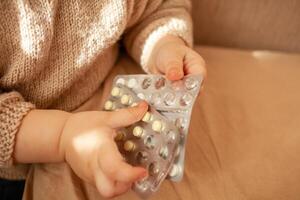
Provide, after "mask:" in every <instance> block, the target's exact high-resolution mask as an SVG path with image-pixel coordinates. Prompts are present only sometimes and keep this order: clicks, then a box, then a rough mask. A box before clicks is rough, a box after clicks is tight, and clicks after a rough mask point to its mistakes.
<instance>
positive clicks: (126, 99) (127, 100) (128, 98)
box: [121, 94, 132, 105]
mask: <svg viewBox="0 0 300 200" xmlns="http://www.w3.org/2000/svg"><path fill="white" fill-rule="evenodd" d="M131 103H132V97H131V96H130V95H128V94H124V95H123V96H122V97H121V104H123V105H130V104H131Z"/></svg>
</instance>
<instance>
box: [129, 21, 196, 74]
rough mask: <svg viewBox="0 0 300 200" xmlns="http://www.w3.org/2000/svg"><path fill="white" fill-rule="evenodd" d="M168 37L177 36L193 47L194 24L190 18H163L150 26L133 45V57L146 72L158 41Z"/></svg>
mask: <svg viewBox="0 0 300 200" xmlns="http://www.w3.org/2000/svg"><path fill="white" fill-rule="evenodd" d="M166 35H175V36H178V37H180V38H181V39H182V40H183V41H185V43H186V45H188V46H189V47H192V46H193V31H192V22H191V19H190V18H189V16H182V17H176V18H175V17H168V18H161V19H159V20H156V21H154V22H152V23H151V24H150V25H148V26H147V27H146V28H145V29H144V30H143V31H142V32H141V33H140V34H139V36H138V37H137V39H136V40H135V42H134V44H133V48H132V49H133V52H132V55H133V57H134V58H135V59H136V60H138V61H139V62H140V64H141V66H142V68H143V69H144V71H145V72H147V73H149V71H148V68H147V66H146V65H147V63H148V60H149V58H150V55H151V52H152V50H153V48H154V46H155V44H156V43H157V41H158V40H159V39H161V38H163V37H164V36H166Z"/></svg>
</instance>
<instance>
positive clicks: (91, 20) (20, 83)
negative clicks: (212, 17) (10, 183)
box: [0, 0, 192, 179]
mask: <svg viewBox="0 0 300 200" xmlns="http://www.w3.org/2000/svg"><path fill="white" fill-rule="evenodd" d="M189 9H190V3H189V1H188V0H74V1H65V0H60V1H59V0H9V1H1V2H0V89H1V94H0V167H1V170H0V177H6V178H11V179H15V178H21V177H24V176H23V175H24V174H22V173H17V172H14V170H11V169H8V170H5V169H4V168H11V167H12V164H13V159H12V155H13V150H14V143H15V135H16V134H17V132H18V128H19V126H20V124H21V122H22V119H23V117H24V116H25V115H26V114H27V113H28V112H29V111H30V110H31V109H35V108H43V109H46V108H49V109H50V108H51V109H61V110H66V111H72V110H74V109H76V108H77V107H78V106H80V105H81V104H82V103H84V102H85V101H86V100H87V99H88V98H89V97H90V96H91V95H92V94H93V93H94V92H95V91H96V89H97V88H98V87H99V86H100V85H101V82H102V81H103V80H104V79H105V77H106V76H107V74H108V73H109V71H110V69H111V68H112V67H113V65H114V63H115V61H116V59H117V55H118V46H119V45H118V44H124V46H125V48H126V50H127V52H128V53H129V55H131V56H132V57H133V58H134V59H135V60H136V61H137V62H138V63H140V64H141V66H143V67H144V69H145V70H147V69H146V63H147V59H148V57H149V54H150V52H151V49H152V48H153V46H154V44H155V42H156V41H157V40H158V39H160V38H161V37H163V36H165V35H166V34H175V35H177V36H180V37H181V38H183V39H184V40H185V41H186V42H187V43H188V44H192V41H191V40H192V30H191V27H192V26H191V20H190V16H189ZM45 128H46V127H45ZM8 171H9V172H10V173H8Z"/></svg>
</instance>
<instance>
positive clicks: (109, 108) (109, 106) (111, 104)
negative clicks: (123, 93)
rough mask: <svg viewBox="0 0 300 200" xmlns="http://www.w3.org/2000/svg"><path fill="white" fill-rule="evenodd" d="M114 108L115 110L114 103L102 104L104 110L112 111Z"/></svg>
mask: <svg viewBox="0 0 300 200" xmlns="http://www.w3.org/2000/svg"><path fill="white" fill-rule="evenodd" d="M115 108H116V106H115V103H114V102H112V101H110V100H108V101H106V102H105V104H104V109H105V110H114V109H115Z"/></svg>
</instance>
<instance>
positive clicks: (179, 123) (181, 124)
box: [175, 117, 186, 130]
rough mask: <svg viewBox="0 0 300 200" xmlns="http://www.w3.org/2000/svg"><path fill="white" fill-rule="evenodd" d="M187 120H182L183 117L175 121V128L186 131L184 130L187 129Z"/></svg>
mask: <svg viewBox="0 0 300 200" xmlns="http://www.w3.org/2000/svg"><path fill="white" fill-rule="evenodd" d="M185 123H186V122H185V120H184V118H182V117H178V118H177V119H176V120H175V126H176V127H177V128H179V129H180V130H184V128H185Z"/></svg>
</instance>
